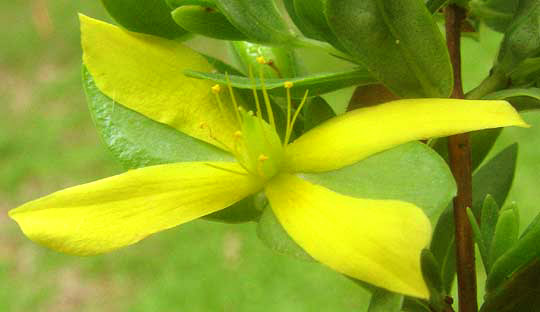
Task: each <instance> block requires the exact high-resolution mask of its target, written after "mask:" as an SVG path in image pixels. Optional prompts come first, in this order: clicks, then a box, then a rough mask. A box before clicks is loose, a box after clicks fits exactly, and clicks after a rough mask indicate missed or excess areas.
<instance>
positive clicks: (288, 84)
mask: <svg viewBox="0 0 540 312" xmlns="http://www.w3.org/2000/svg"><path fill="white" fill-rule="evenodd" d="M283 86H284V87H285V90H287V127H286V128H285V135H287V133H289V131H290V130H289V128H290V127H291V111H292V100H291V88H292V87H293V83H292V82H290V81H285V84H284V85H283ZM285 145H287V141H283V146H285Z"/></svg>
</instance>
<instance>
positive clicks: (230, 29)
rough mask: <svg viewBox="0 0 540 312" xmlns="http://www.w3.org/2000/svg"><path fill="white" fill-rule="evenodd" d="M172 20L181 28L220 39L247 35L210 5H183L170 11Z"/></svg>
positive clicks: (238, 38) (238, 37)
mask: <svg viewBox="0 0 540 312" xmlns="http://www.w3.org/2000/svg"><path fill="white" fill-rule="evenodd" d="M172 18H173V20H174V21H175V22H176V23H177V24H178V25H180V26H181V27H182V28H184V29H186V30H188V31H190V32H192V33H196V34H200V35H203V36H206V37H211V38H216V39H222V40H245V39H247V37H246V36H245V35H244V34H243V33H241V32H240V31H239V30H238V29H236V28H235V27H234V26H233V25H232V24H231V23H230V22H229V20H227V18H226V17H225V15H223V14H221V12H219V11H217V10H215V9H212V8H210V7H203V6H198V5H184V6H181V7H179V8H177V9H175V10H174V11H173V12H172Z"/></svg>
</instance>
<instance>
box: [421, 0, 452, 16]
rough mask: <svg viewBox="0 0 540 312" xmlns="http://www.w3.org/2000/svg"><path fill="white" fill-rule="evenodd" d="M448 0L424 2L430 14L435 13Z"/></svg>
mask: <svg viewBox="0 0 540 312" xmlns="http://www.w3.org/2000/svg"><path fill="white" fill-rule="evenodd" d="M447 2H448V0H428V1H427V2H426V7H427V9H428V10H429V12H430V13H431V14H435V13H437V12H438V11H439V10H440V9H441V8H442V7H443V6H444V5H445V4H446V3H447Z"/></svg>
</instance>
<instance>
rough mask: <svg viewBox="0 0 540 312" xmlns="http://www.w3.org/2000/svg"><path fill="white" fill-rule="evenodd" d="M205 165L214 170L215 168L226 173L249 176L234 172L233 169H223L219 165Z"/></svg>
mask: <svg viewBox="0 0 540 312" xmlns="http://www.w3.org/2000/svg"><path fill="white" fill-rule="evenodd" d="M204 164H205V165H207V166H208V167H212V168H215V169H219V170H223V171H226V172H230V173H234V174H239V175H243V176H247V173H245V172H240V171H236V170H232V169H227V168H223V167H220V166H218V165H214V164H209V163H204Z"/></svg>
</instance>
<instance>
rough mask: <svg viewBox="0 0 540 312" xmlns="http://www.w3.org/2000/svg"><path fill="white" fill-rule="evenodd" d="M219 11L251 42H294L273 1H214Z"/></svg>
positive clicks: (292, 35) (294, 38) (293, 37)
mask: <svg viewBox="0 0 540 312" xmlns="http://www.w3.org/2000/svg"><path fill="white" fill-rule="evenodd" d="M214 2H215V4H216V6H217V7H218V9H219V11H220V12H221V13H223V15H225V16H226V17H227V19H228V20H229V21H230V22H231V24H233V25H234V26H235V27H236V28H237V29H238V30H240V31H241V32H242V33H244V35H246V37H247V38H249V41H251V42H258V43H266V44H288V43H291V42H294V41H295V40H296V37H295V35H294V34H293V33H292V32H291V31H290V30H289V27H288V26H287V23H286V21H285V19H284V18H283V16H282V15H281V13H280V12H279V10H278V8H277V6H276V3H275V1H274V0H257V1H253V0H214Z"/></svg>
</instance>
